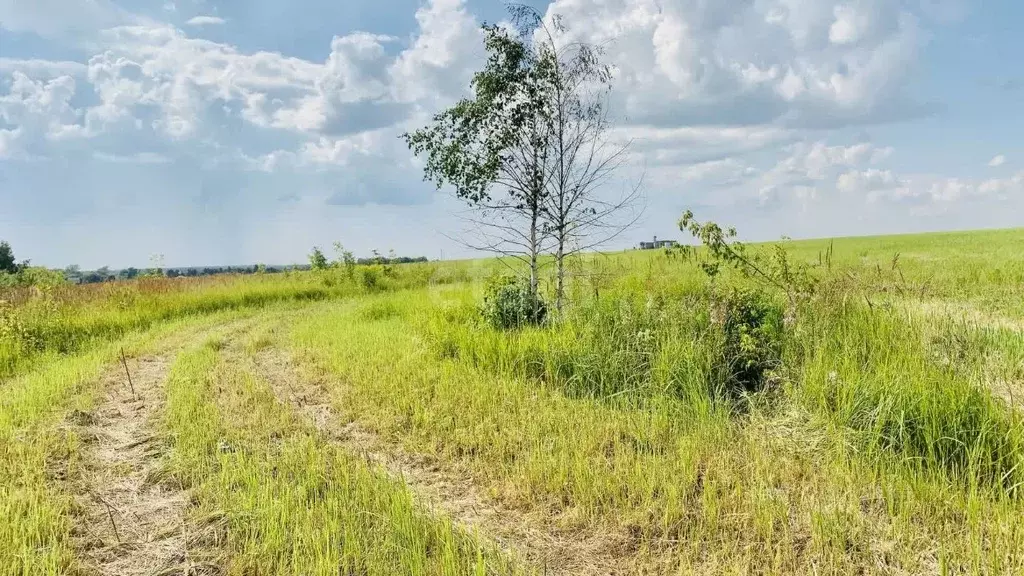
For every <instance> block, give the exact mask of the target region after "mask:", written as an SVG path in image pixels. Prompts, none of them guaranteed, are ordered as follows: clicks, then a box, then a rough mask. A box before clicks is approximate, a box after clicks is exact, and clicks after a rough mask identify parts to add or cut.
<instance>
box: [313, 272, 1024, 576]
mask: <svg viewBox="0 0 1024 576" xmlns="http://www.w3.org/2000/svg"><path fill="white" fill-rule="evenodd" d="M454 293H455V296H454V297H453V298H452V299H451V300H450V301H448V302H446V303H443V304H440V305H439V304H437V303H436V302H432V301H430V300H428V299H426V298H425V297H423V296H421V297H420V298H419V299H417V298H415V297H414V296H413V295H411V294H403V295H402V296H401V297H395V296H385V297H381V298H375V299H372V300H369V301H366V303H365V304H364V305H363V306H362V307H361V308H356V309H355V310H352V309H351V306H348V307H346V308H344V309H332V308H333V307H331V306H324V307H323V308H322V310H321V312H319V313H317V314H311V315H309V316H308V317H306V318H304V319H302V320H301V321H300V322H299V323H298V324H297V326H296V330H295V332H294V336H293V338H294V340H293V342H294V346H295V348H296V350H297V351H298V352H299V354H300V355H301V357H302V358H304V359H305V361H306V362H307V363H308V364H309V365H310V366H313V367H314V369H316V370H318V371H320V372H321V373H323V374H326V375H327V376H328V377H334V378H336V380H335V382H336V383H337V386H338V388H337V392H336V394H337V395H336V398H335V401H336V405H337V407H338V409H339V410H342V411H347V413H348V414H349V415H350V416H352V417H355V418H357V419H359V420H361V421H363V422H365V423H366V424H367V425H370V426H373V427H376V429H377V430H378V431H379V432H380V433H382V434H384V435H386V436H389V437H395V438H397V439H399V440H400V441H402V442H403V443H404V444H405V445H406V447H407V449H410V450H414V451H425V452H430V453H433V454H436V455H437V456H438V457H439V458H441V460H442V461H444V460H448V461H456V462H461V463H463V465H467V466H470V467H471V468H473V469H474V470H475V473H476V474H478V475H479V477H480V478H482V479H483V481H484V482H486V483H487V484H488V485H489V486H490V487H491V488H492V490H494V491H495V493H497V494H499V495H501V496H500V497H502V498H503V499H505V500H506V501H507V502H508V503H509V504H511V505H513V506H526V507H528V508H533V509H536V508H539V509H544V510H548V511H550V513H552V514H554V516H555V518H556V520H555V521H556V522H559V523H562V524H563V525H565V526H566V527H576V528H584V529H591V530H601V529H602V528H601V527H602V526H604V527H609V528H608V529H610V530H612V531H616V530H617V531H619V533H620V534H627V535H628V536H624V537H626V538H628V539H629V540H630V541H631V542H632V543H631V544H629V545H628V546H630V547H633V548H635V549H637V550H639V551H640V552H639V553H640V554H641V556H642V555H643V554H644V553H645V552H644V551H645V550H646V551H648V552H649V553H651V554H655V553H656V552H657V551H658V550H662V551H664V549H666V548H667V549H668V550H670V551H671V553H670V556H671V557H673V558H674V560H673V562H674V563H676V564H677V567H680V568H682V569H685V570H696V571H702V570H712V571H715V570H721V571H740V572H743V571H751V570H762V569H764V567H769V569H767V570H765V571H767V572H770V573H789V572H806V573H812V572H815V571H816V570H817V571H818V573H823V572H824V573H837V574H842V573H850V572H852V571H864V570H867V571H868V572H872V571H874V570H872V569H869V567H871V566H874V567H876V568H877V571H879V572H887V571H892V570H895V571H899V570H905V571H909V572H913V573H931V572H933V571H935V570H938V568H939V566H940V565H942V566H945V567H946V568H949V569H951V570H952V571H954V572H956V571H962V570H963V571H986V572H995V573H1006V571H1007V570H1011V569H1013V570H1016V569H1021V568H1024V554H1022V551H1024V531H1022V528H1024V525H1022V523H1021V522H1020V521H1019V518H1020V517H1021V513H1024V506H1022V502H1021V500H1020V499H1017V498H1015V497H1014V495H1015V492H1014V490H1013V483H1014V482H1015V480H1014V479H1015V478H1017V476H1016V474H1018V472H1017V470H1019V467H1018V468H1016V469H1015V468H1014V467H1013V466H1014V463H1015V462H1019V458H1020V457H1021V454H1022V451H1021V447H1022V446H1021V444H1020V443H1019V438H1020V437H1021V436H1020V434H1021V428H1020V426H1019V424H1018V423H1017V421H1015V420H1014V418H1013V416H1012V414H1011V413H1010V412H1008V411H1007V410H1006V409H1005V406H1003V405H1001V404H1000V403H999V402H998V401H995V400H993V398H992V395H991V394H987V393H986V391H985V390H984V389H983V388H980V387H979V385H978V384H979V383H978V382H974V381H971V379H970V378H966V377H965V376H964V375H963V374H961V373H956V372H950V371H943V369H941V368H939V367H937V365H936V366H935V367H933V366H932V364H931V363H932V362H933V360H931V359H930V357H929V356H928V354H927V350H926V347H924V346H923V345H922V346H917V345H915V344H913V342H914V341H915V340H914V338H920V337H922V335H923V332H922V331H924V330H925V327H918V328H914V326H913V324H912V323H908V322H902V321H901V320H900V319H899V318H898V317H896V316H894V315H887V314H882V313H874V312H871V311H870V310H868V309H867V306H866V305H856V306H851V307H850V308H849V310H848V311H846V312H843V311H839V312H835V313H834V314H832V315H831V316H824V315H823V316H820V317H819V318H817V319H816V320H813V321H812V320H808V324H806V325H800V326H798V327H796V328H793V330H792V331H791V332H790V334H789V335H788V336H787V338H789V340H788V341H787V342H786V350H787V352H786V355H785V357H786V361H787V362H789V363H790V365H789V366H788V367H787V368H786V369H785V370H784V371H783V374H782V376H781V377H780V380H779V382H778V383H777V384H776V385H775V386H773V387H771V388H770V389H769V390H768V391H767V392H765V393H763V394H758V395H754V396H752V397H749V398H748V399H747V400H745V401H744V408H745V409H744V410H743V411H742V412H740V411H737V410H736V404H735V401H734V400H732V399H729V398H728V397H722V396H721V395H717V394H715V393H714V391H715V389H716V388H715V387H714V386H711V385H709V379H713V378H714V377H715V375H716V372H715V370H713V369H712V366H713V364H714V362H715V361H716V357H717V354H718V352H719V351H718V350H716V349H715V347H714V346H713V345H709V344H707V343H706V340H707V339H706V338H702V337H701V329H700V328H699V327H700V326H706V325H707V324H706V323H707V320H706V314H707V313H706V310H707V305H706V304H707V303H706V301H705V302H704V303H703V304H701V303H700V298H699V294H694V298H695V299H696V300H695V301H694V302H692V303H689V302H686V301H685V300H683V301H679V300H677V301H675V304H673V306H674V307H673V308H670V309H671V310H673V311H671V312H669V314H670V315H674V316H675V318H673V319H667V320H666V319H664V318H662V317H660V316H658V314H661V313H663V312H664V310H666V309H668V308H662V312H659V313H658V314H654V313H652V314H653V317H652V319H647V320H645V319H643V318H644V317H643V316H642V315H641V320H640V321H637V320H634V319H632V318H630V319H628V320H627V319H623V317H622V315H623V314H626V313H624V312H622V309H623V308H622V307H626V308H625V309H627V310H628V311H629V312H628V314H635V313H638V310H640V311H646V310H648V308H646V303H645V301H644V300H639V299H638V300H639V302H634V304H629V303H627V302H628V300H629V298H628V296H626V297H624V298H623V299H616V298H612V297H609V298H608V301H610V302H612V304H594V305H593V307H584V308H582V309H581V310H580V311H579V312H578V313H579V314H580V316H579V317H578V318H570V319H567V320H565V321H564V322H563V323H562V324H559V325H557V326H555V327H553V328H547V329H530V330H524V331H519V332H512V333H501V332H495V331H493V330H490V329H488V328H482V327H480V326H479V325H477V324H474V323H473V322H472V320H471V317H472V307H471V306H469V305H468V304H467V301H468V298H469V297H468V296H467V294H466V293H465V292H459V291H458V290H456V291H455V292H454ZM604 298H605V297H604V296H602V299H604ZM635 304H640V305H639V306H637V305H635ZM649 309H650V310H655V309H657V306H654V305H652V306H651V307H650V308H649ZM380 310H389V312H388V313H387V314H380V313H379V311H380ZM646 313H647V312H643V314H646ZM687 318H688V319H687ZM591 322H592V323H593V324H591V325H588V323H591ZM410 325H418V326H420V327H421V330H422V335H423V336H419V335H417V334H410V332H409V328H408V327H409V326H410ZM648 326H650V327H654V328H653V330H652V334H651V336H650V337H649V338H651V339H652V340H653V341H652V342H647V343H646V344H645V345H644V346H631V345H630V344H629V342H630V339H631V338H635V337H636V335H637V333H638V332H643V331H644V330H647V329H648V328H647V327H648ZM915 330H916V331H915ZM832 372H836V373H837V375H836V376H830V374H832ZM853 375H859V376H858V378H857V379H852V376H853ZM845 378H851V379H849V380H844V379H845ZM623 381H625V384H623ZM841 382H847V383H848V384H828V385H826V383H841ZM616 384H618V385H617V386H616ZM609 386H610V387H609ZM829 386H831V387H829ZM895 387H900V388H901V389H900V390H894V388H895ZM581 392H583V393H581ZM880 547H885V549H886V550H887V551H886V552H884V553H883V552H881V548H880ZM655 555H656V554H655ZM822 567H825V569H822Z"/></svg>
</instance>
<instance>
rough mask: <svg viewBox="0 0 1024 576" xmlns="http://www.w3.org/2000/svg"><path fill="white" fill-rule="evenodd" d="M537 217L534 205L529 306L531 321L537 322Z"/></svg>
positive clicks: (531, 230) (531, 226)
mask: <svg viewBox="0 0 1024 576" xmlns="http://www.w3.org/2000/svg"><path fill="white" fill-rule="evenodd" d="M539 216H540V215H539V210H538V206H537V204H536V203H534V206H533V211H532V213H531V214H530V298H531V304H530V305H531V307H532V308H533V318H532V320H537V313H538V312H539V310H537V305H538V304H539V302H540V301H539V300H538V298H537V289H538V285H539V284H540V279H539V278H538V274H537V252H538V249H539V246H538V245H537V220H538V219H539Z"/></svg>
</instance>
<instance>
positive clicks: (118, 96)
mask: <svg viewBox="0 0 1024 576" xmlns="http://www.w3.org/2000/svg"><path fill="white" fill-rule="evenodd" d="M535 4H536V6H537V7H538V8H540V9H541V10H546V11H547V13H548V14H559V15H561V16H563V18H565V21H566V23H567V24H568V25H569V29H568V31H567V33H566V34H567V37H566V38H565V40H566V41H571V40H583V41H587V42H594V43H599V44H601V45H602V46H604V47H605V50H606V58H607V59H608V61H609V62H610V63H611V64H612V65H613V66H614V68H615V71H616V81H615V92H614V95H613V97H612V100H611V105H612V110H613V116H614V118H615V119H616V121H617V122H616V126H615V129H614V130H613V132H612V133H611V134H610V137H611V138H613V139H615V140H618V141H622V142H626V141H631V142H632V145H631V153H630V157H629V162H628V164H627V165H626V166H625V167H624V169H623V172H622V180H623V182H625V181H631V180H632V179H634V178H637V177H639V176H640V175H641V174H642V175H643V178H644V193H645V200H646V205H647V208H646V211H645V213H644V217H643V219H642V220H641V222H640V223H639V225H638V226H637V227H636V228H635V229H634V230H632V231H630V233H629V234H627V235H625V236H623V237H621V238H619V239H618V240H617V241H616V244H614V245H612V246H610V248H615V247H624V246H628V245H631V244H634V243H636V242H637V241H638V240H639V239H641V238H647V237H649V236H651V235H655V234H656V235H660V236H662V237H668V236H673V235H678V232H677V231H676V230H675V221H676V219H677V218H678V215H679V213H680V212H681V211H682V210H684V209H686V208H692V209H694V211H695V212H696V213H697V215H698V217H701V218H711V219H715V220H717V221H720V222H722V223H728V224H731V225H735V226H736V227H737V228H739V230H740V232H741V234H743V235H744V236H746V237H750V238H759V239H770V238H777V237H779V236H781V235H788V236H793V237H807V236H832V235H849V234H872V233H882V232H912V231H922V230H940V229H966V228H979V227H996V226H1020V225H1024V138H1022V136H1021V135H1022V134H1024V59H1022V58H1021V57H1020V55H1021V54H1024V39H1022V35H1021V34H1020V31H1019V30H1018V28H1019V26H1020V24H1021V23H1022V22H1024V5H1022V4H1021V3H1019V2H1015V1H1012V0H992V1H987V2H968V1H966V0H899V1H897V0H840V1H837V0H555V1H554V2H552V3H550V4H547V3H542V2H537V3H535ZM297 6H298V7H297ZM504 14H505V12H504V8H503V6H502V4H501V3H500V2H498V1H484V0H466V1H463V0H389V1H388V2H380V1H378V2H368V1H363V0H349V1H345V2H339V1H337V0H331V1H323V0H313V1H307V2H303V3H301V5H297V4H296V3H292V2H281V1H273V2H272V1H268V0H252V1H250V2H244V3H243V2H227V1H223V2H221V1H207V0H175V1H164V0H33V1H31V2H28V1H26V0H0V238H2V239H6V240H8V241H10V242H11V243H12V245H13V246H14V248H15V252H16V254H17V255H18V256H19V257H20V258H31V259H32V260H33V261H34V262H36V263H39V264H45V265H49V266H65V265H68V264H72V263H77V264H80V265H81V266H83V267H85V268H95V267H98V266H102V265H109V266H113V267H120V266H129V265H136V266H139V265H145V264H147V263H148V262H149V259H150V256H151V255H153V254H162V255H164V262H165V263H166V264H167V265H171V266H176V265H177V266H180V265H204V264H228V263H250V262H272V263H284V262H295V261H301V260H303V259H304V256H305V254H306V253H307V252H308V251H309V249H310V247H311V246H312V245H314V244H318V245H321V246H329V245H330V244H331V243H332V242H333V241H335V240H338V241H341V242H343V243H344V244H345V245H346V246H347V247H349V248H351V249H353V250H355V251H356V252H357V253H360V254H366V253H368V252H369V251H370V250H371V249H374V248H377V249H380V250H382V251H387V250H388V249H394V250H396V251H397V252H399V253H402V254H409V255H425V256H428V257H431V258H436V257H438V256H440V255H441V254H442V253H443V254H445V255H446V256H453V255H459V254H465V249H462V248H460V247H459V245H458V244H457V243H455V242H453V241H452V240H450V239H449V238H448V237H447V235H450V234H451V233H452V232H453V231H455V230H457V229H458V226H459V224H458V220H457V218H456V217H455V216H454V215H453V214H454V213H455V212H457V211H459V210H460V209H461V208H460V205H459V204H458V203H456V202H454V201H453V200H452V199H451V198H450V197H449V194H448V193H447V191H445V190H442V191H436V190H434V189H433V188H432V187H431V186H429V185H427V184H425V183H423V182H422V181H421V173H420V165H419V164H418V163H417V161H416V160H415V159H414V158H412V157H411V156H410V154H409V152H408V151H407V150H406V149H405V147H404V146H403V145H402V143H401V141H400V140H399V139H398V135H399V134H401V133H402V132H403V131H405V130H408V129H410V128H415V127H417V126H419V125H422V124H423V122H424V121H425V120H426V119H427V118H428V117H429V115H430V114H432V113H434V112H436V111H437V110H439V109H441V108H443V107H444V106H446V105H449V104H451V103H452V102H454V101H455V100H456V99H458V98H459V97H460V96H462V95H464V94H465V93H466V87H467V82H468V79H469V77H470V75H471V74H472V71H473V70H474V68H475V67H477V66H478V65H479V64H480V62H481V59H482V56H483V54H482V49H481V45H480V37H479V33H478V28H479V25H480V23H481V22H483V21H491V22H493V21H497V20H500V19H501V18H502V17H503V16H504ZM612 192H614V191H612Z"/></svg>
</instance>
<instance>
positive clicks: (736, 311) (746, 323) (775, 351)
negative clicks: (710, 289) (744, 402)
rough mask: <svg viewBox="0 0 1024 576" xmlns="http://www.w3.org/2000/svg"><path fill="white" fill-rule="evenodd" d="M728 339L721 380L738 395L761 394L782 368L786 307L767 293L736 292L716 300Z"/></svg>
mask: <svg viewBox="0 0 1024 576" xmlns="http://www.w3.org/2000/svg"><path fill="white" fill-rule="evenodd" d="M711 321H712V323H714V324H716V325H717V326H719V327H720V328H721V330H722V334H723V336H724V339H723V344H722V352H721V356H720V358H719V370H718V372H719V381H720V382H723V383H724V384H725V387H726V390H727V391H728V392H730V393H734V394H742V393H745V392H757V391H760V390H762V389H764V387H765V386H766V385H767V384H768V383H769V382H770V381H771V380H772V379H773V378H774V377H775V375H776V374H777V372H778V370H779V368H781V366H782V336H783V311H782V307H781V306H779V304H778V303H777V302H774V301H773V300H772V298H771V297H770V296H768V295H766V294H765V293H764V292H763V291H758V290H741V289H734V290H732V291H730V292H729V293H728V294H726V295H725V296H721V297H718V298H716V299H714V300H712V310H711Z"/></svg>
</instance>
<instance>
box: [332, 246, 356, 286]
mask: <svg viewBox="0 0 1024 576" xmlns="http://www.w3.org/2000/svg"><path fill="white" fill-rule="evenodd" d="M334 253H335V254H337V258H336V259H335V260H334V266H336V267H341V268H344V270H345V274H346V275H347V276H348V277H349V278H352V277H354V276H355V268H356V258H355V256H353V255H352V251H351V250H345V247H344V246H342V244H341V242H335V243H334Z"/></svg>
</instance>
